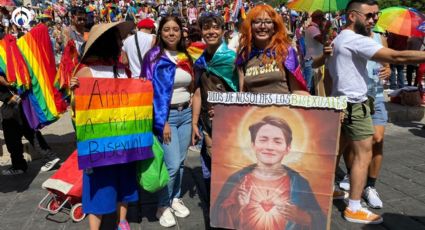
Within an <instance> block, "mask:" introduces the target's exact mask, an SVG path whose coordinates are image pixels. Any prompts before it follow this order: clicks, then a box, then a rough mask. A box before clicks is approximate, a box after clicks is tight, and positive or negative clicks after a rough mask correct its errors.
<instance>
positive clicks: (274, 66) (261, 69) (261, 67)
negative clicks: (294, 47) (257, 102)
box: [245, 61, 280, 77]
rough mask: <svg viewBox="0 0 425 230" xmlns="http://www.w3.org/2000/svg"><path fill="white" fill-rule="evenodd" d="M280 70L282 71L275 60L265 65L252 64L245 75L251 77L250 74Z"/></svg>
mask: <svg viewBox="0 0 425 230" xmlns="http://www.w3.org/2000/svg"><path fill="white" fill-rule="evenodd" d="M279 71H280V70H279V67H278V66H277V64H276V62H275V61H273V62H272V63H268V64H265V65H257V66H252V67H249V68H247V69H246V73H245V76H246V77H250V76H256V75H260V74H265V73H271V72H279Z"/></svg>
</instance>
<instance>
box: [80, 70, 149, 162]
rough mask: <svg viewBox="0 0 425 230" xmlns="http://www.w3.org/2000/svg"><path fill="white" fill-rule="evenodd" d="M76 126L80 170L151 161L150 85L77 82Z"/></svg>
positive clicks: (118, 81)
mask: <svg viewBox="0 0 425 230" xmlns="http://www.w3.org/2000/svg"><path fill="white" fill-rule="evenodd" d="M79 83H80V86H79V87H78V88H77V89H76V90H75V114H76V117H75V124H76V133H77V149H78V165H79V168H80V169H86V168H92V167H99V166H104V165H114V164H123V163H128V162H132V161H137V160H144V159H147V158H151V157H153V154H152V149H151V147H152V144H153V134H152V114H153V110H152V109H153V108H152V101H153V89H152V83H151V82H150V81H141V80H139V79H107V78H80V79H79Z"/></svg>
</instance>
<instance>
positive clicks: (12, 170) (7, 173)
mask: <svg viewBox="0 0 425 230" xmlns="http://www.w3.org/2000/svg"><path fill="white" fill-rule="evenodd" d="M24 172H25V171H24V170H22V169H15V168H14V167H13V166H12V167H10V168H8V169H5V170H3V171H2V172H1V174H3V176H14V175H20V174H23V173H24Z"/></svg>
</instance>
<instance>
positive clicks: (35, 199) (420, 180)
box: [0, 114, 425, 230]
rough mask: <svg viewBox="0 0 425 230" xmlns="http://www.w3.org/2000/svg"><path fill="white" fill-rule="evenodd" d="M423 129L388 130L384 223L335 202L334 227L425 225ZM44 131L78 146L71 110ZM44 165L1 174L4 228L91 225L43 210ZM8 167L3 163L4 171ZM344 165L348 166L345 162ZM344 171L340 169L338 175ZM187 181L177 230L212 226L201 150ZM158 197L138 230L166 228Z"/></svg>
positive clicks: (138, 220)
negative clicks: (347, 216)
mask: <svg viewBox="0 0 425 230" xmlns="http://www.w3.org/2000/svg"><path fill="white" fill-rule="evenodd" d="M421 128H422V124H421V123H418V122H403V123H399V124H389V126H388V128H387V132H386V136H385V138H386V139H385V140H386V142H385V147H384V155H385V157H384V163H383V168H382V171H381V176H380V178H379V180H378V182H377V188H378V191H379V192H380V194H381V197H382V199H383V201H384V208H383V209H382V210H377V212H378V213H380V214H382V215H383V217H384V223H383V224H381V225H375V226H372V225H370V226H368V225H362V224H351V223H348V222H346V221H344V220H343V219H342V217H341V210H343V208H344V206H345V204H344V203H343V202H342V201H339V202H334V203H333V206H332V216H331V229H378V230H381V229H382V230H383V229H391V230H392V229H397V230H398V229H400V230H404V229H408V230H416V229H417V230H419V229H425V157H424V156H425V148H424V144H425V130H423V129H421ZM42 132H43V134H44V135H45V137H46V139H47V141H48V143H49V144H50V145H51V147H52V148H53V150H55V151H57V152H58V153H60V157H61V159H62V160H65V159H66V157H67V156H68V155H69V154H70V153H71V152H72V151H73V150H74V149H75V144H74V134H73V129H72V127H71V124H70V120H69V115H68V114H65V116H64V117H63V118H61V119H60V120H59V121H58V122H56V123H54V124H52V125H51V126H49V127H46V128H45V129H43V130H42ZM1 139H3V137H1ZM2 141H3V140H2ZM0 159H1V158H0ZM0 163H1V161H0ZM3 163H4V162H3ZM0 165H1V164H0ZM41 165H42V162H41V160H35V161H32V162H31V163H30V168H29V171H28V172H27V173H26V174H25V175H20V176H12V177H6V176H2V175H0V230H20V229H22V230H38V229H40V230H41V229H43V230H44V229H46V230H50V229H52V230H57V229H64V230H65V229H66V230H71V229H88V220H87V218H86V219H85V220H84V221H83V222H81V223H73V222H72V220H70V218H69V215H68V214H67V211H66V210H63V211H62V212H60V213H58V214H56V215H50V214H48V213H47V212H45V211H42V210H40V209H38V208H37V205H38V203H39V202H40V201H41V199H42V198H43V197H44V196H45V194H46V191H45V190H43V189H42V188H41V184H42V183H43V182H44V181H45V180H46V179H48V178H49V177H50V176H51V175H52V174H53V173H54V171H51V172H47V173H39V168H40V167H41ZM5 167H6V166H0V170H2V169H4V168H5ZM340 168H344V166H343V164H341V167H340ZM342 175H343V174H342V172H341V170H338V173H337V177H339V178H341V177H342ZM183 184H184V187H183V191H182V194H184V196H183V200H184V202H185V204H186V205H187V206H188V207H189V209H190V210H191V215H190V216H189V217H187V218H185V219H177V220H178V225H177V226H175V227H173V228H171V229H188V230H192V229H193V230H201V229H207V226H208V218H207V212H206V205H205V188H204V186H203V180H202V173H201V168H200V162H199V155H198V154H197V153H194V152H189V157H188V159H187V161H186V171H185V175H184V182H183ZM155 201H156V196H155V194H148V193H143V194H142V200H141V202H140V203H139V204H133V205H131V206H130V209H129V215H128V217H129V221H130V224H131V227H132V229H149V230H150V229H162V228H161V227H160V226H159V223H158V221H157V219H156V218H155V207H156V202H155ZM113 221H114V216H113V215H110V216H107V218H105V224H104V226H103V227H102V229H113V228H111V227H110V224H108V223H113Z"/></svg>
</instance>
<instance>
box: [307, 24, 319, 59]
mask: <svg viewBox="0 0 425 230" xmlns="http://www.w3.org/2000/svg"><path fill="white" fill-rule="evenodd" d="M321 34H322V32H321V31H320V30H319V27H317V24H316V23H314V22H311V25H309V26H308V27H307V29H306V30H305V47H306V54H305V59H309V58H315V57H319V56H320V55H322V53H323V45H322V43H320V42H318V41H316V39H314V37H316V36H321Z"/></svg>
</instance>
